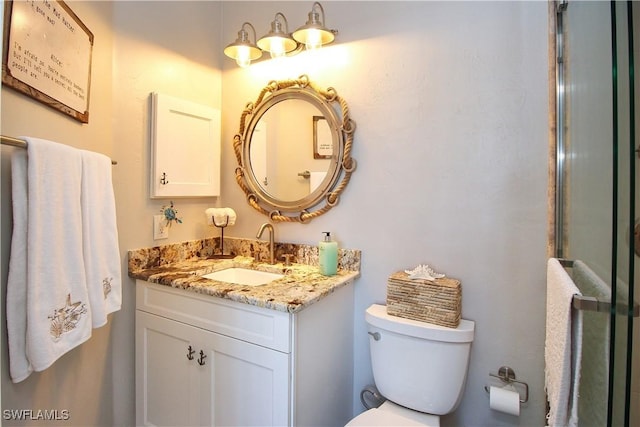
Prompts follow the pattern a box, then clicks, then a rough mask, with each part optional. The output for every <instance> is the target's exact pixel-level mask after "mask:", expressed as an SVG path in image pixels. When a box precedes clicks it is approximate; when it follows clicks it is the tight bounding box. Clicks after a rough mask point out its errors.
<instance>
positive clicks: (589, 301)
mask: <svg viewBox="0 0 640 427" xmlns="http://www.w3.org/2000/svg"><path fill="white" fill-rule="evenodd" d="M558 261H559V262H560V264H561V265H562V266H563V267H564V268H571V267H573V260H570V259H558ZM612 305H615V310H616V314H619V315H623V316H627V315H629V314H630V315H631V316H632V317H640V305H638V303H636V302H634V304H633V308H632V309H630V308H629V306H628V305H627V304H623V303H616V304H611V301H600V300H598V299H597V298H594V297H590V296H586V295H577V294H576V295H574V296H573V302H572V306H573V308H575V309H576V310H584V311H596V312H599V313H611V310H612Z"/></svg>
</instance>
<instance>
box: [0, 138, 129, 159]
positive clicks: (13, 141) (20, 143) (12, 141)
mask: <svg viewBox="0 0 640 427" xmlns="http://www.w3.org/2000/svg"><path fill="white" fill-rule="evenodd" d="M0 139H1V140H2V145H11V146H12V147H19V148H27V141H25V140H24V139H20V138H14V137H12V136H5V135H1V136H0ZM111 164H112V165H117V164H118V162H116V161H115V160H111Z"/></svg>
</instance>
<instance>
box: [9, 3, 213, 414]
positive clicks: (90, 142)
mask: <svg viewBox="0 0 640 427" xmlns="http://www.w3.org/2000/svg"><path fill="white" fill-rule="evenodd" d="M68 3H69V5H70V7H71V8H72V9H73V11H74V12H75V13H76V14H77V15H78V16H79V17H80V19H81V20H82V21H83V22H84V23H85V24H86V25H87V26H88V27H89V29H90V30H91V31H92V32H93V33H94V36H95V45H94V50H93V62H92V67H93V68H92V81H91V98H90V101H91V104H90V120H89V124H87V125H82V124H80V123H79V122H76V121H75V120H72V119H70V118H68V117H67V116H64V115H62V114H60V113H58V112H56V111H54V110H51V109H49V108H46V107H44V106H43V105H41V104H39V103H36V102H34V101H31V100H30V99H28V98H26V97H24V96H22V95H19V94H17V93H15V92H13V91H11V90H9V89H6V88H5V87H4V86H3V88H2V134H4V135H12V136H19V135H31V136H37V137H41V138H46V139H51V140H55V141H59V142H62V143H65V144H69V145H72V146H75V147H81V148H85V149H89V150H94V151H98V152H101V153H104V154H106V155H108V156H110V157H112V158H113V159H115V160H117V161H118V165H117V166H114V169H113V184H114V190H115V194H116V205H117V211H118V212H117V214H118V229H119V236H120V249H121V252H122V259H123V272H124V276H125V277H124V280H123V307H122V310H121V311H119V312H117V313H115V314H114V315H112V316H110V322H109V323H108V325H107V326H105V327H103V328H100V329H97V330H95V331H94V333H93V337H92V338H91V340H90V341H88V342H87V343H86V344H84V345H82V346H80V347H78V348H77V349H74V350H73V351H71V352H70V353H68V354H67V355H65V356H64V357H63V358H61V359H60V360H59V361H57V362H56V363H55V364H54V365H53V366H52V367H51V368H49V369H47V370H46V371H44V372H42V373H36V374H32V375H31V376H30V377H29V378H28V379H27V380H26V381H24V382H22V383H19V384H12V383H11V382H10V380H9V378H8V367H7V357H6V350H5V349H6V333H5V332H4V331H5V327H3V328H2V331H3V332H2V343H3V344H2V348H3V358H2V359H3V366H2V407H3V408H4V409H68V410H69V411H70V415H71V419H70V422H69V423H70V424H71V425H74V426H90V425H104V426H109V425H132V424H133V423H134V405H135V397H134V376H133V375H134V367H133V357H134V340H133V325H134V321H133V318H134V304H135V299H134V288H133V286H134V284H133V281H132V280H130V279H129V278H128V277H127V276H126V251H127V250H128V249H132V248H139V247H144V246H152V245H154V244H155V243H156V242H154V241H153V239H152V216H153V215H154V214H157V213H159V211H160V207H161V206H162V205H163V204H166V203H167V201H166V200H151V199H149V190H148V187H149V180H148V176H149V175H148V173H149V160H148V159H149V99H148V97H149V94H150V93H151V92H152V91H159V92H163V93H166V94H168V95H173V96H176V97H181V98H185V99H189V100H191V101H194V102H198V103H202V104H206V105H209V106H211V107H214V108H220V102H221V90H220V84H221V72H220V66H219V61H220V58H219V54H218V53H219V52H220V49H221V47H220V43H219V39H220V36H219V30H218V28H217V25H212V23H217V22H219V21H220V19H221V18H220V9H221V6H220V3H216V2H153V3H151V2H76V1H74V2H68ZM12 150H15V149H14V148H11V147H6V146H3V147H2V285H3V293H2V295H4V292H5V291H4V289H5V288H6V274H7V273H6V272H7V264H8V256H9V248H10V236H11V210H10V209H11V205H10V168H9V157H10V156H9V154H10V152H11V151H12ZM174 202H175V204H176V206H177V207H178V209H179V213H180V215H181V216H183V217H184V218H185V222H184V224H183V225H177V226H173V227H172V228H171V232H170V238H169V239H168V240H164V241H160V242H161V243H164V242H174V241H180V240H189V239H195V238H200V237H203V236H204V235H207V234H213V231H210V230H209V229H207V228H206V226H205V224H204V214H203V212H204V209H205V208H206V207H209V206H215V205H216V203H218V201H217V200H216V198H209V199H204V200H174ZM53 226H55V225H53ZM3 325H4V319H3ZM69 423H67V425H69ZM4 424H5V425H12V424H13V422H9V421H5V422H4Z"/></svg>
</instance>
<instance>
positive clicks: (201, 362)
mask: <svg viewBox="0 0 640 427" xmlns="http://www.w3.org/2000/svg"><path fill="white" fill-rule="evenodd" d="M206 358H207V355H206V354H204V351H202V350H200V358H199V359H198V365H200V366H202V365H204V364H205V361H204V359H206Z"/></svg>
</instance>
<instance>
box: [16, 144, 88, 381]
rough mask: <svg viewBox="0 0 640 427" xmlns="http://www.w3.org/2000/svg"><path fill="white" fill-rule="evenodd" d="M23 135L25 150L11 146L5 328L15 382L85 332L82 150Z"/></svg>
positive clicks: (69, 346)
mask: <svg viewBox="0 0 640 427" xmlns="http://www.w3.org/2000/svg"><path fill="white" fill-rule="evenodd" d="M25 139H26V140H27V144H28V146H27V152H26V153H25V152H23V151H17V152H16V153H15V155H14V156H13V158H12V179H13V190H12V193H13V221H14V227H13V235H12V241H11V258H10V261H9V278H8V283H7V329H8V334H9V367H10V374H11V379H12V381H13V382H20V381H22V380H24V379H26V378H27V377H28V376H29V375H30V374H31V372H33V371H42V370H44V369H46V368H48V367H49V366H50V365H51V364H52V363H53V362H55V361H56V360H57V359H58V358H59V357H60V356H62V355H63V354H65V353H66V352H68V351H69V350H71V349H73V348H74V347H76V346H77V345H79V344H81V343H83V342H85V341H86V340H87V339H89V337H90V336H91V312H90V306H89V300H88V296H87V288H86V276H85V268H84V262H83V251H82V214H81V205H80V196H81V176H82V159H81V155H80V151H79V150H76V149H74V148H72V147H68V146H65V145H62V144H57V143H54V142H51V141H45V140H39V139H35V138H25ZM25 154H26V155H25Z"/></svg>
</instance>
